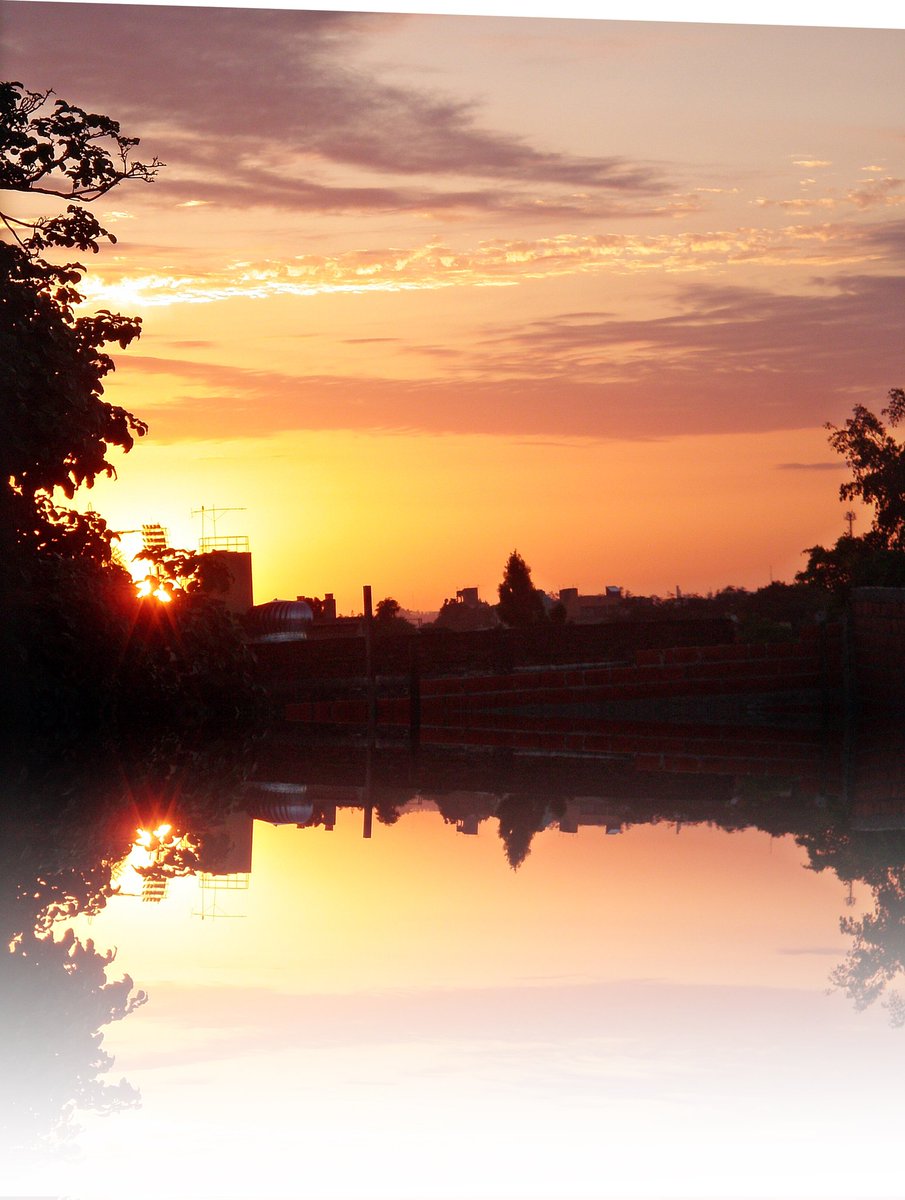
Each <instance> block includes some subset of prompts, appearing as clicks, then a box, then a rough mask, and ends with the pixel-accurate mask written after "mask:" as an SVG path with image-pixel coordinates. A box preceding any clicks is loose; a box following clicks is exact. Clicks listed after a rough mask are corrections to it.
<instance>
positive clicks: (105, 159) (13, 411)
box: [0, 82, 161, 564]
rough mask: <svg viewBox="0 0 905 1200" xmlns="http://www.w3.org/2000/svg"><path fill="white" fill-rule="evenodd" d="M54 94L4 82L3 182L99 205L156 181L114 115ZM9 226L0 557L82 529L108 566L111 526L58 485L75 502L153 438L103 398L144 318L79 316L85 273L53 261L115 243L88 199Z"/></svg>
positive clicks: (1, 285) (38, 548) (2, 291)
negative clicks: (63, 499) (132, 182)
mask: <svg viewBox="0 0 905 1200" xmlns="http://www.w3.org/2000/svg"><path fill="white" fill-rule="evenodd" d="M50 95H51V93H49V92H29V91H26V90H25V89H24V88H23V87H22V84H21V83H18V82H10V83H2V84H0V186H2V187H3V188H4V189H6V190H8V191H13V192H31V193H34V192H37V193H40V194H42V195H46V196H54V197H57V198H60V199H69V200H75V199H85V200H91V199H96V198H97V197H98V196H101V195H104V194H105V193H106V192H108V191H109V190H110V189H111V188H112V187H115V186H116V185H117V184H118V183H120V182H122V181H123V180H127V179H142V180H145V181H148V180H151V179H153V177H154V175H155V174H156V173H157V169H158V167H159V166H160V165H161V164H160V163H159V162H158V161H157V160H156V159H155V160H154V161H153V162H152V163H150V164H144V163H140V162H135V161H131V160H130V154H131V151H132V149H133V148H134V147H135V146H136V145H137V144H138V139H137V138H127V137H124V136H123V135H122V134H121V133H120V129H119V125H118V123H117V122H115V121H112V120H111V119H110V118H109V117H104V116H100V115H98V114H94V113H87V112H85V111H84V110H83V109H79V108H76V107H75V106H73V105H71V104H68V103H66V102H65V101H63V100H57V101H56V102H55V103H53V104H52V105H51V103H50ZM0 220H2V222H3V224H4V225H5V227H6V230H7V234H8V237H9V238H11V240H3V241H0V311H2V314H3V319H2V325H0V394H2V395H3V406H2V409H0V550H2V552H3V553H4V554H5V555H8V554H15V552H16V551H17V550H20V549H24V550H25V552H26V554H28V555H34V554H35V553H41V552H43V551H45V550H46V549H48V548H50V549H52V550H53V552H55V553H56V552H59V551H60V549H61V547H65V546H67V545H68V546H70V547H71V545H72V543H73V535H74V534H75V535H77V537H76V540H77V541H81V542H83V543H84V542H88V543H90V544H91V548H92V553H93V555H94V556H95V557H97V558H99V559H100V560H102V561H103V562H105V563H107V564H109V563H110V561H111V554H110V535H109V534H108V532H107V530H106V527H105V526H104V525H103V523H102V522H100V521H99V520H98V519H97V518H96V517H94V518H88V519H85V518H83V517H82V516H81V515H80V514H78V513H74V512H66V511H65V510H64V511H62V512H61V511H60V510H58V509H56V508H55V506H54V505H53V503H52V497H53V493H54V490H55V489H57V488H59V489H60V490H61V491H62V492H63V494H64V495H65V496H67V497H68V498H69V499H72V497H73V496H74V494H75V491H76V489H77V488H79V487H81V486H82V485H83V484H86V485H87V486H89V487H90V486H92V484H93V483H94V480H95V479H96V478H97V476H98V475H101V474H106V475H113V474H115V469H114V467H113V464H112V463H111V461H110V459H109V456H108V455H109V450H110V448H111V447H113V446H117V447H119V448H120V449H122V450H124V451H128V450H130V449H131V447H132V445H133V443H134V439H135V437H136V436H141V435H142V434H143V433H145V432H146V429H147V426H146V425H145V424H144V422H143V421H140V420H139V419H138V418H137V417H136V416H135V415H134V414H132V413H130V412H127V411H126V410H125V409H124V408H121V407H118V406H116V405H112V404H109V403H107V402H106V401H105V400H104V399H103V398H102V397H103V391H104V385H103V380H104V378H105V376H106V375H108V374H109V373H110V371H112V370H113V360H112V359H111V358H110V357H109V355H108V354H106V353H105V351H104V347H105V346H107V345H109V344H110V343H117V344H118V345H119V346H120V347H122V348H125V347H126V346H128V345H129V343H130V342H132V341H134V340H135V339H136V338H137V337H138V336H139V334H140V329H141V322H140V320H139V319H138V318H130V317H122V316H119V315H118V314H115V313H111V312H109V311H107V310H102V311H100V312H98V313H95V314H94V315H93V316H76V314H75V310H76V307H77V306H78V305H79V304H80V303H81V301H82V300H83V296H82V295H81V293H80V292H79V291H78V288H77V285H78V283H79V282H80V280H81V278H82V274H83V272H84V267H83V266H82V265H81V264H80V263H77V262H68V263H64V264H62V265H59V264H56V263H53V262H50V261H48V260H47V259H45V258H44V257H43V254H44V252H45V251H48V250H51V251H57V250H60V249H63V250H81V251H91V252H92V253H97V251H98V249H99V244H100V242H101V240H102V239H105V238H106V239H107V240H109V241H115V238H114V237H113V235H112V234H110V233H109V232H108V231H107V230H105V229H104V228H103V227H102V226H101V225H100V224H99V222H98V221H97V219H96V218H95V217H94V216H93V215H92V214H91V213H89V212H88V211H87V210H86V209H84V208H82V207H81V206H80V205H78V204H69V205H68V206H67V209H66V212H65V214H60V215H56V216H53V217H49V218H42V219H40V220H36V221H25V220H22V219H20V218H17V217H14V216H13V215H12V214H10V213H7V212H0ZM67 533H68V535H69V537H68V538H67V537H66V536H63V535H65V534H67ZM20 557H21V556H20Z"/></svg>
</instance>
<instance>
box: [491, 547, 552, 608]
mask: <svg viewBox="0 0 905 1200" xmlns="http://www.w3.org/2000/svg"><path fill="white" fill-rule="evenodd" d="M497 591H498V593H499V597H500V602H499V605H498V606H497V611H498V612H499V614H500V619H501V620H502V621H503V623H504V624H506V625H510V626H516V627H525V626H528V625H535V624H537V623H538V622H540V621H544V620H546V610H545V608H544V603H543V600H542V599H541V595H540V592H539V591H538V590H537V588H536V587H535V586H534V584H533V583H532V582H531V568H530V567H529V566H528V564H527V563H526V562H525V560H524V559H523V558H522V556H521V555H520V554H519V552H518V551H517V550H513V551H512V553H511V554H510V555H509V558H508V560H507V562H506V567H505V569H504V571H503V581H502V583H501V584H500V585H499V587H498V589H497Z"/></svg>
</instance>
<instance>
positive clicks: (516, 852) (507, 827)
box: [496, 795, 565, 871]
mask: <svg viewBox="0 0 905 1200" xmlns="http://www.w3.org/2000/svg"><path fill="white" fill-rule="evenodd" d="M564 812H565V802H564V801H562V800H553V801H548V800H547V799H546V798H544V797H540V796H515V795H508V796H504V797H503V799H502V800H501V801H500V802H499V804H498V805H497V809H496V816H497V818H498V820H499V822H500V837H501V838H502V841H503V846H504V847H505V850H506V860H507V862H508V863H509V865H510V867H512V869H513V871H516V870H518V868H519V867H520V866H521V865H522V863H523V862H524V861H525V859H526V858H527V857H528V855H529V853H530V852H531V842H532V840H533V838H534V835H535V834H536V833H540V831H541V830H542V829H546V827H547V825H549V823H550V822H551V821H552V820H554V819H555V818H557V817H561V816H562V814H563V813H564Z"/></svg>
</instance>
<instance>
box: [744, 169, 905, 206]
mask: <svg viewBox="0 0 905 1200" xmlns="http://www.w3.org/2000/svg"><path fill="white" fill-rule="evenodd" d="M802 182H803V183H806V184H811V183H813V182H814V181H813V180H810V179H808V180H803V181H802ZM753 203H754V204H755V205H756V206H757V207H758V208H780V209H785V210H786V211H787V212H798V213H806V212H813V211H814V210H815V209H846V208H854V209H857V210H860V211H862V212H863V211H865V210H867V209H873V208H898V207H900V206H901V205H905V179H899V178H896V177H894V176H891V175H889V176H886V177H884V178H883V179H866V180H863V181H862V182H861V184H860V185H859V186H858V187H854V188H849V189H848V191H829V192H827V193H826V194H824V195H822V196H796V197H793V198H791V199H780V200H777V199H771V198H770V197H768V196H758V197H756V199H755V200H754V201H753Z"/></svg>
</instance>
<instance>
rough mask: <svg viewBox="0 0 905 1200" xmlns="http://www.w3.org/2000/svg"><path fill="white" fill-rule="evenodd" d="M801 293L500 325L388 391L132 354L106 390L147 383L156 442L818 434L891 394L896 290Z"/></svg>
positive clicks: (827, 283) (698, 298) (391, 381)
mask: <svg viewBox="0 0 905 1200" xmlns="http://www.w3.org/2000/svg"><path fill="white" fill-rule="evenodd" d="M813 287H814V288H815V289H816V290H815V291H814V292H812V293H811V294H807V295H783V294H776V293H773V292H769V291H766V290H758V289H755V288H738V287H725V288H717V287H713V286H711V285H703V284H701V285H696V286H686V287H685V288H683V290H682V291H681V293H680V294H679V298H678V301H677V303H676V305H675V310H674V311H673V312H672V313H671V314H669V315H666V316H661V317H658V318H653V319H649V320H627V319H625V318H619V317H617V316H614V315H613V314H611V313H606V312H584V313H564V314H562V315H560V316H557V317H554V318H548V319H545V320H542V321H534V322H531V323H529V324H527V325H521V324H519V325H506V324H499V325H497V326H496V327H494V328H485V329H484V331H483V334H481V335H480V337H478V338H477V344H476V345H475V344H469V345H464V344H463V345H461V346H453V347H450V350H452V351H453V353H449V354H446V355H443V356H439V357H436V358H435V368H436V369H435V371H434V372H433V374H432V375H429V376H424V377H422V378H419V379H417V380H413V379H411V378H410V377H408V376H407V373H406V372H405V371H403V370H400V372H399V374H398V376H397V377H392V376H391V375H390V374H389V372H388V370H387V367H386V365H385V360H382V365H381V368H380V373H379V374H378V373H377V369H376V368H375V370H374V372H373V373H371V374H368V372H367V368H365V369H363V370H361V371H360V373H359V374H356V375H351V374H350V375H343V376H340V375H304V374H291V373H286V372H283V373H281V372H276V371H271V370H266V369H257V370H252V369H248V368H241V367H236V366H231V365H228V364H218V363H198V362H185V361H182V360H180V359H177V358H169V359H165V358H156V357H153V356H148V357H142V356H140V355H134V354H132V353H131V352H130V353H128V354H125V355H123V356H121V359H120V362H119V372H118V374H119V375H120V376H126V375H127V374H129V375H131V376H132V378H133V379H136V380H140V379H141V377H143V376H144V377H147V379H148V381H149V383H150V381H151V380H152V379H153V381H154V383H153V387H149V388H148V400H147V402H146V403H145V405H144V408H145V409H146V410H147V413H146V415H147V416H148V418H149V420H150V422H151V427H152V435H153V436H154V437H155V438H156V439H158V440H163V441H168V440H176V439H181V438H199V437H200V438H205V437H209V436H210V431H211V430H212V429H216V430H218V433H219V436H221V437H223V438H230V437H240V436H246V437H256V436H265V435H268V434H271V433H274V432H278V431H281V430H298V429H359V430H365V429H369V430H390V429H394V430H415V431H422V432H426V433H432V434H442V433H479V434H480V433H484V434H506V435H510V436H511V435H515V436H531V437H566V438H573V437H595V438H635V439H637V438H653V437H675V436H680V435H683V434H691V433H730V432H731V433H738V432H746V431H747V432H753V431H768V430H778V429H792V428H804V427H807V426H810V427H816V426H819V425H821V424H823V422H824V421H826V420H827V419H830V420H836V419H839V417H840V416H841V415H842V414H843V413H844V412H846V411H847V410H848V409H849V407H850V405H851V403H852V402H853V400H859V399H860V400H864V401H865V402H867V403H871V402H873V401H874V400H875V399H876V398H877V397H878V396H883V395H885V393H886V391H887V390H888V388H889V386H890V380H891V379H895V378H896V373H897V371H898V370H899V366H900V364H901V321H900V317H899V314H900V312H901V311H902V308H903V305H905V280H903V279H899V278H895V277H891V278H870V277H863V276H841V277H835V278H830V279H826V280H823V281H819V280H817V281H814V283H813ZM412 348H413V345H410V344H408V343H405V342H403V343H400V345H399V347H398V352H399V353H400V354H404V353H405V352H406V350H407V349H412ZM417 349H418V352H419V353H422V354H423V353H424V347H423V346H421V345H418V347H417ZM164 377H168V379H165V378H164ZM786 469H793V468H792V467H791V466H787V468H786ZM805 469H807V468H805ZM816 469H821V470H822V469H828V468H824V467H818V468H816Z"/></svg>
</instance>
